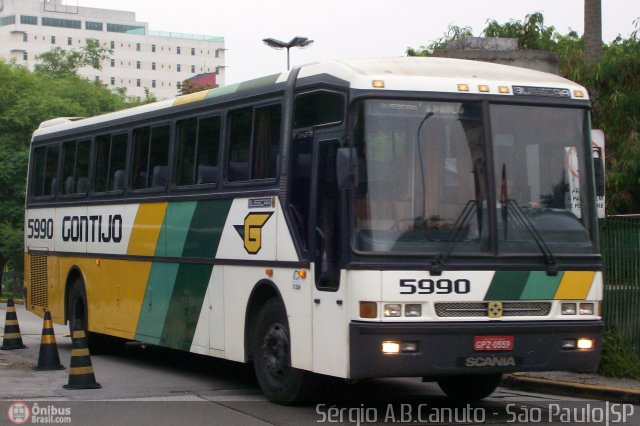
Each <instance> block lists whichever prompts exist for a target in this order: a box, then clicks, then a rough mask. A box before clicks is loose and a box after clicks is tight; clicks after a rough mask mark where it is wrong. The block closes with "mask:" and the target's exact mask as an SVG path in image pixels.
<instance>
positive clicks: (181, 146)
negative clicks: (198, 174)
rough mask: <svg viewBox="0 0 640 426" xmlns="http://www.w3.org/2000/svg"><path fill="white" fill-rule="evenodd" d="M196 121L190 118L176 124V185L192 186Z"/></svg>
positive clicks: (196, 132) (196, 130) (196, 131)
mask: <svg viewBox="0 0 640 426" xmlns="http://www.w3.org/2000/svg"><path fill="white" fill-rule="evenodd" d="M197 134H198V120H197V119H196V118H190V119H187V120H181V121H179V122H178V164H177V167H176V184H177V185H178V186H184V185H193V183H194V174H195V154H196V140H197Z"/></svg>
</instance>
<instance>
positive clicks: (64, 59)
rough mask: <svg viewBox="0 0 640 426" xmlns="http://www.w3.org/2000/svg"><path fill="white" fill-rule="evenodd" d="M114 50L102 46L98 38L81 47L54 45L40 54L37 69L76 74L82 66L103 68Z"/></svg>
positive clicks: (88, 40) (54, 72) (89, 40)
mask: <svg viewBox="0 0 640 426" xmlns="http://www.w3.org/2000/svg"><path fill="white" fill-rule="evenodd" d="M112 53H113V51H112V50H110V49H107V48H106V47H105V46H101V45H100V43H99V42H98V41H97V40H94V39H87V44H86V45H85V46H82V47H80V49H77V50H75V49H72V50H67V49H62V48H61V47H54V48H53V49H51V50H50V51H48V52H46V53H43V54H41V55H38V57H37V60H38V61H39V63H38V64H36V66H35V70H36V71H39V72H46V73H52V74H75V73H77V71H78V70H79V69H80V68H82V67H92V68H94V69H96V70H101V69H102V62H103V61H104V60H105V59H108V58H109V57H110V56H111V54H112Z"/></svg>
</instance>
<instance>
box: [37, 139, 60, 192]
mask: <svg viewBox="0 0 640 426" xmlns="http://www.w3.org/2000/svg"><path fill="white" fill-rule="evenodd" d="M59 151H60V148H59V147H58V145H52V146H47V147H40V148H36V149H35V150H34V154H33V155H34V156H35V160H34V163H33V164H34V166H35V167H34V170H33V182H32V184H31V195H33V196H34V197H46V196H52V195H55V194H56V192H57V190H58V186H59V185H58V178H57V177H58V153H59Z"/></svg>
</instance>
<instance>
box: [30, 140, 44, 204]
mask: <svg viewBox="0 0 640 426" xmlns="http://www.w3.org/2000/svg"><path fill="white" fill-rule="evenodd" d="M46 155H47V149H46V148H45V147H40V148H36V149H35V150H34V152H33V156H34V161H33V168H34V170H33V171H32V176H31V195H33V196H34V197H41V196H43V195H45V194H46V193H45V190H44V175H45V171H46V170H45V164H46Z"/></svg>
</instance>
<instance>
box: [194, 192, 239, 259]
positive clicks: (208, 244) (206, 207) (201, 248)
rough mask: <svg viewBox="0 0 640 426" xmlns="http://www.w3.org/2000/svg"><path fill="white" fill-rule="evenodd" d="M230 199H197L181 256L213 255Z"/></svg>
mask: <svg viewBox="0 0 640 426" xmlns="http://www.w3.org/2000/svg"><path fill="white" fill-rule="evenodd" d="M232 201H233V200H230V199H226V200H204V201H198V205H197V207H196V208H195V210H194V212H193V217H192V219H191V223H190V225H189V232H188V234H187V238H186V240H185V243H184V249H183V251H182V256H183V257H205V258H210V259H213V258H214V257H215V255H216V252H217V251H218V245H219V244H220V238H222V231H223V230H224V223H225V221H226V220H227V215H228V214H229V210H230V209H231V203H232Z"/></svg>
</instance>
